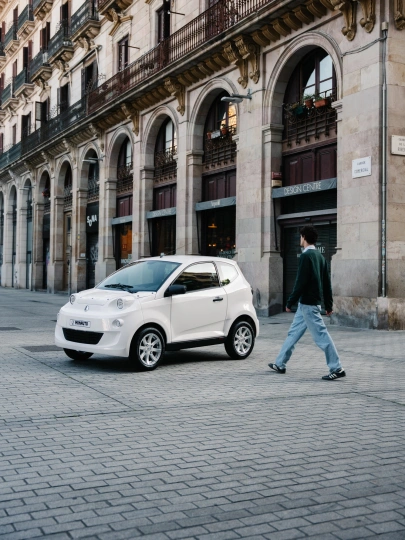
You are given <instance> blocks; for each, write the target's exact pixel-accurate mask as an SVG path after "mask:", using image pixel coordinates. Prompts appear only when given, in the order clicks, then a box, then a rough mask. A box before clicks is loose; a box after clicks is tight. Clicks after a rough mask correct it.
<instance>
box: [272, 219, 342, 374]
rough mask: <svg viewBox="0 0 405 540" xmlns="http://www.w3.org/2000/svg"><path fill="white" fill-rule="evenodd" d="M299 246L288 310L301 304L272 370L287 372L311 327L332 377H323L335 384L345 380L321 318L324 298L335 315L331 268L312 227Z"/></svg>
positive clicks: (305, 231) (305, 230) (328, 311)
mask: <svg viewBox="0 0 405 540" xmlns="http://www.w3.org/2000/svg"><path fill="white" fill-rule="evenodd" d="M300 235H301V237H300V245H301V247H303V248H304V251H303V252H302V253H301V256H300V261H299V265H298V273H297V278H296V280H295V285H294V290H293V292H292V293H291V295H290V297H289V299H288V300H287V307H286V311H288V312H290V311H291V306H292V305H293V304H295V303H296V302H297V301H299V304H298V309H297V312H296V314H295V317H294V320H293V322H292V324H291V326H290V329H289V331H288V335H287V339H286V340H285V341H284V343H283V346H282V347H281V350H280V352H279V354H278V356H277V358H276V361H275V363H274V364H272V363H270V364H269V367H270V368H271V369H273V370H274V371H277V373H285V372H286V365H287V362H288V360H289V359H290V358H291V355H292V353H293V350H294V347H295V344H296V343H297V341H298V340H299V339H301V337H302V336H303V335H304V333H305V331H306V329H307V328H308V329H309V331H310V332H311V335H312V337H313V339H314V341H315V343H316V344H317V345H318V347H320V348H321V349H322V350H323V351H324V353H325V357H326V364H327V366H328V368H329V374H328V375H325V376H324V377H322V379H323V380H325V381H334V380H336V379H339V378H340V377H345V376H346V372H345V370H344V369H343V368H342V366H341V364H340V360H339V355H338V353H337V351H336V347H335V344H334V343H333V341H332V338H331V337H330V335H329V332H328V330H327V328H326V326H325V323H324V322H323V319H322V316H321V298H322V294H323V299H324V302H325V308H326V314H327V315H328V316H329V315H331V314H332V313H333V311H332V307H333V298H332V287H331V283H330V277H329V271H328V265H327V262H326V261H325V259H324V257H323V255H321V254H320V253H319V251H318V250H317V249H316V247H315V242H316V240H317V238H318V233H317V231H316V229H315V227H313V226H312V225H306V226H305V227H302V228H301V229H300Z"/></svg>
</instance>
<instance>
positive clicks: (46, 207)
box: [44, 198, 51, 214]
mask: <svg viewBox="0 0 405 540" xmlns="http://www.w3.org/2000/svg"><path fill="white" fill-rule="evenodd" d="M50 213H51V199H49V198H46V199H45V202H44V214H50Z"/></svg>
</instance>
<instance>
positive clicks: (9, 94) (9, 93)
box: [1, 83, 14, 103]
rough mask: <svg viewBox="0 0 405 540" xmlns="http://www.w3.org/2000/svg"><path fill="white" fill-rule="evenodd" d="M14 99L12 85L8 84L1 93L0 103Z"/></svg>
mask: <svg viewBox="0 0 405 540" xmlns="http://www.w3.org/2000/svg"><path fill="white" fill-rule="evenodd" d="M12 97H14V90H13V84H12V83H10V84H9V85H7V86H6V87H5V89H4V90H3V92H2V93H1V102H2V103H4V102H5V101H7V100H8V99H10V98H12Z"/></svg>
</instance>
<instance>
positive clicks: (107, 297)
mask: <svg viewBox="0 0 405 540" xmlns="http://www.w3.org/2000/svg"><path fill="white" fill-rule="evenodd" d="M258 334H259V321H258V319H257V317H256V312H255V309H254V307H253V303H252V289H251V287H250V285H249V283H248V282H247V281H246V279H245V278H244V276H243V274H242V272H241V270H240V268H239V266H238V265H237V264H236V262H234V261H232V260H229V259H223V258H215V257H197V256H187V255H184V256H183V255H173V256H162V257H152V258H149V259H142V260H139V261H135V262H133V263H131V264H128V265H126V266H125V267H123V268H121V269H120V270H117V271H116V272H114V273H113V274H111V275H110V276H108V277H107V278H106V279H104V280H103V281H102V282H101V283H99V284H98V285H97V286H96V287H95V288H94V289H89V290H86V291H82V292H80V293H77V294H72V295H71V297H70V301H69V302H68V303H67V304H66V305H64V306H63V307H62V308H61V310H60V311H59V313H58V317H57V323H56V328H55V344H56V345H57V346H58V347H63V350H64V351H65V353H66V354H67V355H68V356H69V357H70V358H72V359H73V360H86V359H87V358H90V356H92V355H93V354H106V355H109V356H121V357H129V359H130V360H131V361H133V362H134V363H135V364H136V365H137V366H138V367H139V368H141V369H145V370H151V369H154V368H156V367H157V365H158V364H159V362H160V361H161V360H162V357H163V355H164V352H165V351H179V350H180V349H188V348H192V347H204V346H206V345H215V344H220V343H222V344H223V345H225V350H226V352H227V353H228V355H229V356H230V357H231V358H235V359H243V358H247V357H248V356H249V355H250V353H251V352H252V350H253V347H254V343H255V338H256V337H257V335H258Z"/></svg>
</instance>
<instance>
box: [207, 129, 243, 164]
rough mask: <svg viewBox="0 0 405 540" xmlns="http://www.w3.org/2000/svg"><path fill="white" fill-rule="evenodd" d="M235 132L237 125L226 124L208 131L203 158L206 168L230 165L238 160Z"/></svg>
mask: <svg viewBox="0 0 405 540" xmlns="http://www.w3.org/2000/svg"><path fill="white" fill-rule="evenodd" d="M235 133H236V126H229V127H228V126H224V127H222V128H221V129H220V130H218V131H213V132H212V133H207V138H206V140H205V145H204V158H203V162H204V165H205V169H210V170H211V169H216V168H220V167H228V166H230V165H232V164H234V163H235V162H236V143H235V141H234V140H233V136H234V135H235Z"/></svg>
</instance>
